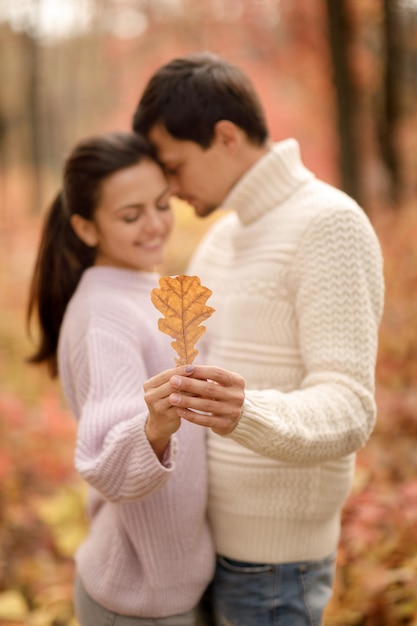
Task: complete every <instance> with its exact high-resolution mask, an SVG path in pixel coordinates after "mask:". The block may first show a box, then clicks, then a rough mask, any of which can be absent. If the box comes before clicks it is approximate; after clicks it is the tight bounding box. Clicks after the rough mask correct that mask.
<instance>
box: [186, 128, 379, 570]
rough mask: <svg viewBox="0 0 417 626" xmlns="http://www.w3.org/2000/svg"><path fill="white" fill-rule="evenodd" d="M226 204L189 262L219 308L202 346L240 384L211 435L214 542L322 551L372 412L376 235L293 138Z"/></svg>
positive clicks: (286, 553)
mask: <svg viewBox="0 0 417 626" xmlns="http://www.w3.org/2000/svg"><path fill="white" fill-rule="evenodd" d="M224 206H225V207H227V208H231V209H234V210H235V212H231V213H229V214H227V215H226V216H225V217H224V218H223V219H221V220H220V221H219V222H217V223H215V225H214V227H212V229H211V231H210V232H209V234H208V235H207V236H206V238H205V240H204V241H203V243H202V244H201V246H200V247H199V249H198V251H197V253H196V255H195V257H194V259H193V261H192V263H191V265H190V268H189V273H191V274H196V275H198V276H200V277H201V280H202V283H203V284H204V285H206V286H207V287H209V288H210V289H212V290H213V296H212V297H211V298H210V305H211V306H213V307H214V308H215V309H216V313H215V314H214V315H213V316H212V318H211V319H210V320H208V321H207V323H206V327H207V332H206V334H205V335H203V338H202V340H201V352H202V353H203V349H204V351H205V357H204V358H205V360H206V362H207V363H209V364H213V365H218V366H222V367H225V368H228V369H231V370H234V371H236V372H240V373H241V374H242V375H243V376H244V377H245V379H246V387H247V391H246V403H245V408H244V411H243V414H242V417H241V419H240V422H239V423H238V425H237V427H236V428H235V430H234V431H233V432H232V433H231V434H230V435H229V436H227V437H220V436H217V435H215V434H213V433H210V437H209V467H210V495H209V513H210V519H211V522H212V525H213V530H214V536H215V543H216V548H217V551H218V552H219V553H221V554H223V555H225V556H228V557H229V558H234V559H238V560H242V561H253V562H275V563H280V562H281V563H282V562H292V561H298V560H304V559H306V560H310V559H320V558H324V557H326V556H328V555H329V554H331V553H332V552H333V551H334V550H335V549H336V547H337V543H338V538H339V531H340V511H341V507H342V505H343V503H344V501H345V498H346V496H347V494H348V492H349V489H350V486H351V481H352V474H353V470H354V459H355V455H354V453H355V451H356V450H357V449H358V448H359V447H361V446H363V445H364V443H365V442H366V440H367V438H368V436H369V434H370V432H371V430H372V428H373V426H374V422H375V415H376V408H375V402H374V372H375V360H376V352H377V334H378V327H379V322H380V317H381V312H382V307H383V276H382V258H381V252H380V247H379V244H378V241H377V238H376V236H375V234H374V231H373V229H372V227H371V225H370V223H369V221H368V219H367V217H366V216H365V214H364V213H363V211H362V210H361V209H360V208H359V207H358V206H357V205H356V203H355V202H354V201H353V200H351V199H350V198H348V197H347V196H346V195H345V194H343V193H342V192H340V191H338V190H336V189H335V188H333V187H331V186H329V185H327V184H325V183H323V182H320V181H318V180H317V179H316V178H315V177H314V175H313V174H312V173H311V172H310V171H308V170H307V169H306V168H305V167H304V166H303V164H302V163H301V160H300V157H299V148H298V144H297V143H296V141H295V140H292V139H290V140H287V141H284V142H280V143H278V144H275V145H274V146H273V147H272V149H271V150H270V151H269V152H268V154H267V155H266V156H265V157H263V158H262V159H261V160H260V161H259V162H258V163H257V164H256V165H255V166H254V167H253V168H252V169H251V170H250V171H249V172H248V173H247V174H246V175H245V176H244V178H243V179H242V180H241V181H240V182H239V183H238V184H237V186H236V187H235V188H234V189H233V190H232V192H231V193H230V194H229V197H228V198H227V199H226V200H225V202H224Z"/></svg>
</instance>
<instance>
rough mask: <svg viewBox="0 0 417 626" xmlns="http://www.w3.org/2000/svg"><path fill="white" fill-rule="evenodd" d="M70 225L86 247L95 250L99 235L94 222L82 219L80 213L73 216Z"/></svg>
mask: <svg viewBox="0 0 417 626" xmlns="http://www.w3.org/2000/svg"><path fill="white" fill-rule="evenodd" d="M70 223H71V227H72V229H73V231H74V232H75V234H76V235H77V237H78V239H81V241H82V242H84V243H85V245H86V246H89V247H90V248H94V247H95V246H96V245H97V243H98V234H97V228H96V226H95V224H94V222H92V221H91V220H87V219H85V217H81V215H78V213H74V215H71V218H70Z"/></svg>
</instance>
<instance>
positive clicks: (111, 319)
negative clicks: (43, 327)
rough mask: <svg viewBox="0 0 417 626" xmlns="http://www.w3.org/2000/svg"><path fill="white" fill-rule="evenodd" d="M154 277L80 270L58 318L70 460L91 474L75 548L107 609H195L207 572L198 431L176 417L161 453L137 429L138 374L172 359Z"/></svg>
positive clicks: (201, 433) (141, 418)
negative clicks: (73, 441)
mask: <svg viewBox="0 0 417 626" xmlns="http://www.w3.org/2000/svg"><path fill="white" fill-rule="evenodd" d="M155 286H158V276H157V275H156V274H148V273H146V272H134V271H130V270H124V269H116V268H109V267H93V268H90V269H88V270H87V271H86V272H85V273H84V275H83V277H82V279H81V282H80V284H79V286H78V288H77V291H76V293H75V294H74V296H73V298H72V300H71V302H70V304H69V306H68V309H67V312H66V315H65V318H64V322H63V326H62V330H61V335H60V342H59V352H58V356H59V373H60V378H61V382H62V387H63V390H64V393H65V396H66V398H67V401H68V403H69V406H70V407H71V409H72V411H73V413H74V415H75V416H76V418H77V420H78V438H77V445H76V451H75V465H76V468H77V470H78V471H79V473H80V474H81V476H82V477H83V478H84V479H85V480H86V481H87V482H88V483H89V485H90V492H89V513H90V517H91V523H90V529H89V533H88V536H87V538H86V540H85V541H84V543H83V544H82V545H81V547H80V548H79V550H78V553H77V555H76V561H77V569H78V573H79V575H80V577H81V579H82V581H83V583H84V586H85V588H86V590H87V592H88V593H89V594H90V596H91V597H92V598H94V600H96V602H98V603H100V604H102V605H103V606H105V607H106V608H108V609H109V610H112V611H116V612H119V613H122V614H129V615H135V616H143V617H165V616H168V615H176V614H179V613H183V612H186V611H189V610H190V609H192V608H193V607H194V606H195V605H196V604H197V603H198V600H199V598H200V596H201V594H202V593H203V591H204V589H205V587H206V585H207V584H208V582H209V579H210V577H211V575H212V572H213V567H214V564H213V560H214V559H213V546H212V542H211V538H210V534H209V529H208V524H207V521H206V497H207V486H206V483H207V480H206V475H207V467H206V451H205V435H206V433H205V430H204V429H203V428H199V427H197V426H195V425H192V424H190V423H188V422H184V423H183V424H182V425H181V428H180V429H179V431H178V432H177V433H176V434H175V436H173V437H172V438H171V443H170V446H169V449H168V452H167V454H166V455H165V457H164V460H163V463H160V462H159V460H158V458H157V457H156V455H155V454H154V452H153V450H152V448H151V446H150V444H149V441H148V439H147V437H146V434H145V422H146V418H147V407H146V404H145V402H144V399H143V383H144V381H145V380H146V379H147V378H149V377H151V376H153V375H155V374H157V373H158V372H160V371H162V370H164V369H167V368H170V367H174V354H173V350H172V348H171V347H170V345H169V338H168V337H167V336H166V335H163V334H162V333H160V332H159V331H158V323H157V320H158V317H159V313H158V311H157V310H156V309H155V308H154V306H153V305H152V303H151V300H150V291H151V289H152V288H153V287H155Z"/></svg>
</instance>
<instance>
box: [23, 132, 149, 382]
mask: <svg viewBox="0 0 417 626" xmlns="http://www.w3.org/2000/svg"><path fill="white" fill-rule="evenodd" d="M153 158H154V154H153V151H152V148H151V147H150V145H149V144H148V142H147V141H146V140H145V139H144V138H143V137H141V136H140V135H138V134H135V133H124V132H115V133H108V134H104V135H97V136H92V137H89V138H87V139H84V140H82V141H80V142H79V143H78V144H77V145H76V146H75V147H74V148H73V150H72V151H71V152H70V154H69V155H68V157H67V158H66V160H65V164H64V172H63V187H62V191H60V193H58V195H57V196H56V198H55V200H54V201H53V202H52V205H51V206H50V208H49V210H48V212H47V215H46V217H45V222H44V226H43V231H42V235H41V241H40V245H39V250H38V255H37V259H36V262H35V268H34V272H33V277H32V282H31V285H30V290H29V302H28V308H27V323H28V329H29V331H30V322H31V320H32V318H33V317H34V315H35V314H36V316H37V318H38V322H39V328H40V336H39V342H38V344H39V345H38V348H37V350H36V352H35V353H34V354H33V355H32V356H30V357H29V359H28V362H29V363H43V362H45V363H46V364H47V366H48V370H49V372H50V374H51V376H52V377H55V376H56V375H57V373H58V367H57V346H58V337H59V331H60V328H61V324H62V319H63V317H64V313H65V309H66V307H67V305H68V302H69V300H70V298H71V296H72V295H73V293H74V291H75V289H76V287H77V285H78V282H79V280H80V278H81V275H82V273H83V272H84V270H85V269H87V268H88V267H90V266H91V265H93V264H94V259H95V249H94V248H90V247H89V246H87V245H86V244H85V243H83V242H82V241H81V240H80V239H79V238H78V237H77V235H76V234H75V232H74V230H73V228H72V226H71V223H70V218H71V216H72V215H74V214H78V215H81V216H82V217H84V218H85V219H88V220H92V219H93V217H94V212H95V209H96V208H97V206H98V203H99V201H100V192H101V184H102V182H103V181H104V180H105V179H106V178H107V177H108V176H110V175H111V174H114V173H115V172H117V171H118V170H121V169H123V168H125V167H130V166H132V165H135V164H136V163H139V162H140V161H141V160H142V159H153Z"/></svg>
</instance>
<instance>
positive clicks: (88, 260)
mask: <svg viewBox="0 0 417 626" xmlns="http://www.w3.org/2000/svg"><path fill="white" fill-rule="evenodd" d="M93 262H94V249H93V248H89V247H88V246H86V245H85V244H84V243H83V242H82V241H81V240H80V239H78V237H77V236H76V234H75V233H74V231H73V229H72V226H71V223H70V215H69V212H68V210H67V207H66V204H65V200H64V194H63V192H60V193H59V194H58V195H57V196H56V198H55V200H54V201H53V202H52V205H51V206H50V208H49V211H48V214H47V216H46V219H45V223H44V227H43V232H42V235H41V242H40V247H39V251H38V256H37V259H36V262H35V269H34V273H33V277H32V282H31V285H30V290H29V303H28V310H27V322H28V326H30V321H31V319H32V317H33V316H34V314H35V311H36V314H37V316H38V323H39V331H40V336H39V346H38V349H37V350H36V352H35V353H34V354H33V355H32V356H31V357H29V359H28V362H29V363H42V362H46V364H47V366H48V369H49V372H50V374H51V376H53V377H54V376H56V375H57V373H58V372H57V357H56V353H57V346H58V337H59V331H60V328H61V324H62V319H63V317H64V313H65V309H66V307H67V305H68V302H69V300H70V298H71V296H72V294H73V293H74V291H75V289H76V287H77V285H78V283H79V280H80V278H81V275H82V273H83V272H84V270H85V269H86V268H87V267H89V266H90V265H92V264H93Z"/></svg>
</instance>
